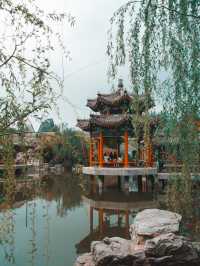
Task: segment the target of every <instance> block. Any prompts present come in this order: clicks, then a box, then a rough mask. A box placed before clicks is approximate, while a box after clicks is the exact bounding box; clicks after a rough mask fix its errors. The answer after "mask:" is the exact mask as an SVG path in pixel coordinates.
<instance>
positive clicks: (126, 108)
mask: <svg viewBox="0 0 200 266" xmlns="http://www.w3.org/2000/svg"><path fill="white" fill-rule="evenodd" d="M136 104H137V106H138V108H137V113H138V112H139V115H140V116H141V117H142V116H143V113H144V111H145V108H146V106H147V104H148V108H149V109H150V108H151V107H153V106H154V102H153V101H152V99H151V97H150V96H148V97H145V96H144V95H139V96H134V95H132V94H130V93H128V91H127V90H126V89H124V87H123V83H122V80H119V84H118V88H117V90H115V91H114V92H112V93H109V94H101V93H98V94H97V98H96V99H89V100H88V101H87V107H89V108H90V109H91V110H92V111H93V113H92V114H91V115H90V118H89V119H84V120H83V119H78V123H77V126H78V127H79V128H81V129H82V130H84V131H86V132H88V133H89V134H90V154H89V167H83V173H84V174H88V175H97V176H107V175H110V176H111V175H112V176H134V175H136V176H138V175H141V176H143V175H145V176H147V175H154V174H155V173H156V167H153V165H154V160H153V150H152V145H151V143H148V145H146V143H145V141H144V130H143V127H144V125H143V124H142V122H141V124H140V130H139V131H140V138H139V143H136V144H134V143H129V140H133V139H134V137H135V128H134V123H133V115H134V114H136ZM138 109H139V110H138ZM155 128H156V123H155V121H154V120H152V121H150V133H151V134H150V135H152V132H153V131H154V130H155ZM132 142H134V141H132ZM136 152H137V153H138V154H139V160H137V161H136V158H135V153H136Z"/></svg>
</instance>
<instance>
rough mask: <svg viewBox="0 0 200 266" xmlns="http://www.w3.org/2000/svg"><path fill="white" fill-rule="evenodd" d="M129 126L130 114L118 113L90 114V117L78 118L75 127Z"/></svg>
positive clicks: (87, 129) (85, 128) (87, 128)
mask: <svg viewBox="0 0 200 266" xmlns="http://www.w3.org/2000/svg"><path fill="white" fill-rule="evenodd" d="M126 125H127V126H131V116H130V115H129V114H118V115H90V119H88V120H86V119H83V120H82V119H78V123H77V127H79V128H81V129H82V130H85V131H90V129H91V128H95V127H96V128H98V127H99V128H111V129H112V128H119V127H121V126H126Z"/></svg>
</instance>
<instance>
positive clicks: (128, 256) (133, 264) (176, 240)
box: [75, 233, 200, 266]
mask: <svg viewBox="0 0 200 266" xmlns="http://www.w3.org/2000/svg"><path fill="white" fill-rule="evenodd" d="M199 265H200V256H198V253H197V250H196V249H195V247H194V246H193V245H192V243H191V242H190V241H188V240H187V239H186V238H184V237H182V236H177V235H175V234H172V233H171V234H164V235H160V236H158V237H156V238H153V239H151V240H147V241H146V243H145V246H144V250H143V251H140V252H138V251H137V252H136V251H135V250H134V247H133V245H132V243H131V242H130V241H129V240H126V239H122V238H118V237H113V238H105V239H104V240H103V241H96V242H93V243H92V246H91V253H87V254H85V255H83V256H80V257H79V258H78V259H77V261H76V264H75V266H199Z"/></svg>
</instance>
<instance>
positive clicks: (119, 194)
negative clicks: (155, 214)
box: [0, 174, 200, 266]
mask: <svg viewBox="0 0 200 266" xmlns="http://www.w3.org/2000/svg"><path fill="white" fill-rule="evenodd" d="M114 180H115V181H117V182H115V183H114V182H109V183H107V184H106V182H104V186H101V185H100V186H99V184H100V182H99V181H98V180H96V182H95V180H92V182H91V180H87V179H86V177H77V176H72V175H71V174H66V175H65V176H63V177H62V176H60V177H49V178H48V179H47V181H46V182H45V183H43V184H41V185H40V186H38V185H37V186H34V185H33V186H32V188H31V189H30V188H29V189H28V190H27V191H28V193H27V191H26V190H25V189H24V190H21V192H20V193H18V195H17V197H16V200H17V201H16V202H15V204H14V207H13V208H10V209H7V210H5V209H4V210H2V211H1V213H0V265H3V266H10V265H14V266H28V265H32V266H39V265H48V266H55V265H56V266H66V265H67V266H72V265H73V262H74V261H75V258H76V256H77V254H81V253H83V252H88V251H89V249H90V244H91V242H92V241H95V240H101V239H102V238H104V237H106V236H108V237H112V236H120V237H125V238H129V224H130V223H132V221H133V219H134V216H135V214H136V213H137V212H138V211H139V210H142V209H145V208H154V207H157V202H156V201H155V200H154V195H153V193H150V192H149V193H139V192H136V191H135V190H136V189H135V187H136V186H134V185H133V184H131V186H128V185H127V180H125V181H126V182H125V186H122V184H120V182H119V180H118V179H117V178H114ZM199 202H200V201H199V199H197V200H196V202H195V208H194V212H195V215H193V216H191V217H189V219H185V222H184V226H183V227H182V230H183V231H184V234H186V235H188V236H190V237H191V236H194V237H196V238H197V239H200V236H199V230H200V222H199V221H200V219H199V217H200V213H199V210H200V208H199ZM184 218H185V217H184Z"/></svg>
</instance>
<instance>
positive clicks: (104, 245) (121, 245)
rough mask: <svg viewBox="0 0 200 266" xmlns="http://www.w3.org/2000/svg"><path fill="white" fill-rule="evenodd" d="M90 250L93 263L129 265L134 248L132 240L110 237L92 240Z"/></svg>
mask: <svg viewBox="0 0 200 266" xmlns="http://www.w3.org/2000/svg"><path fill="white" fill-rule="evenodd" d="M91 252H92V254H93V258H94V261H95V265H98V266H100V265H129V263H130V261H131V260H132V256H133V253H134V249H133V243H132V241H130V240H126V239H123V238H120V237H112V238H104V240H103V241H96V242H93V243H92V245H91Z"/></svg>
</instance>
